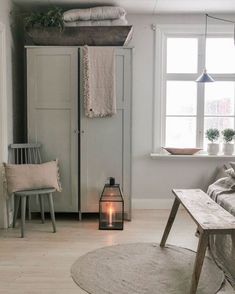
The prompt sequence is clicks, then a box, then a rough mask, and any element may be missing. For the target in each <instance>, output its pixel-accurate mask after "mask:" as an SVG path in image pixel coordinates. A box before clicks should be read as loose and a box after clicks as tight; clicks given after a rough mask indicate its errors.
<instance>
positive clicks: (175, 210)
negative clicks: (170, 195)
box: [160, 198, 180, 247]
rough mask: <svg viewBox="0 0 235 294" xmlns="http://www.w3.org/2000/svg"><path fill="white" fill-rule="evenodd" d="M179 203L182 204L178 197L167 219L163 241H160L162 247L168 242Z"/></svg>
mask: <svg viewBox="0 0 235 294" xmlns="http://www.w3.org/2000/svg"><path fill="white" fill-rule="evenodd" d="M179 205H180V202H179V200H178V199H177V198H175V201H174V204H173V206H172V209H171V213H170V215H169V218H168V221H167V225H166V228H165V231H164V234H163V236H162V240H161V243H160V246H161V247H164V246H165V244H166V240H167V237H168V235H169V233H170V230H171V227H172V225H173V222H174V220H175V216H176V214H177V211H178V208H179Z"/></svg>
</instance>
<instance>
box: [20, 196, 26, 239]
mask: <svg viewBox="0 0 235 294" xmlns="http://www.w3.org/2000/svg"><path fill="white" fill-rule="evenodd" d="M20 198H21V238H24V228H25V211H26V196H21V197H20Z"/></svg>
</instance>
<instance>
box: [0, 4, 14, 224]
mask: <svg viewBox="0 0 235 294" xmlns="http://www.w3.org/2000/svg"><path fill="white" fill-rule="evenodd" d="M10 8H11V1H8V0H1V1H0V23H1V29H4V28H5V32H3V34H4V35H5V44H4V50H3V52H2V50H1V56H3V55H2V54H5V56H4V60H2V59H1V61H0V62H1V64H0V67H1V68H0V69H1V84H0V87H1V89H0V93H1V97H0V99H1V103H0V105H1V109H0V115H1V132H0V134H1V136H0V137H1V138H0V140H1V144H0V146H1V147H0V149H1V150H0V161H1V162H2V161H6V160H7V145H8V143H9V142H11V141H12V136H13V130H12V59H11V53H12V52H11V44H12V41H11V32H10V16H9V13H10ZM1 41H2V39H1ZM1 49H2V47H1ZM4 77H5V80H6V85H4V84H3V82H4ZM5 86H6V87H5ZM4 87H5V88H6V91H5V90H4V91H3V88H4ZM5 96H6V97H5ZM5 102H6V103H5ZM4 104H5V105H4ZM4 114H5V115H4ZM6 114H7V115H6ZM3 117H4V121H2V119H3ZM5 128H6V130H5ZM3 133H5V134H6V137H7V138H6V140H4V139H3V137H2V134H3ZM3 136H4V135H3ZM6 226H7V219H6V203H5V198H4V195H3V189H2V181H1V180H0V228H2V227H6Z"/></svg>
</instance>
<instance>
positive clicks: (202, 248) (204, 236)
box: [190, 232, 209, 294]
mask: <svg viewBox="0 0 235 294" xmlns="http://www.w3.org/2000/svg"><path fill="white" fill-rule="evenodd" d="M208 241H209V235H208V233H207V232H202V233H200V237H199V242H198V247H197V254H196V259H195V263H194V269H193V276H192V283H191V289H190V294H195V293H196V291H197V286H198V281H199V278H200V274H201V270H202V265H203V261H204V258H205V254H206V248H207V246H208Z"/></svg>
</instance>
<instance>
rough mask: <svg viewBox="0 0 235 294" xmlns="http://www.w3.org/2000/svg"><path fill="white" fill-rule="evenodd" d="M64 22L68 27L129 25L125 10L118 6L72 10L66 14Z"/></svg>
mask: <svg viewBox="0 0 235 294" xmlns="http://www.w3.org/2000/svg"><path fill="white" fill-rule="evenodd" d="M63 20H64V25H65V26H66V27H77V26H121V25H127V20H126V11H125V9H124V8H122V7H116V6H102V7H93V8H86V9H71V10H68V11H65V12H64V14H63Z"/></svg>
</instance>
